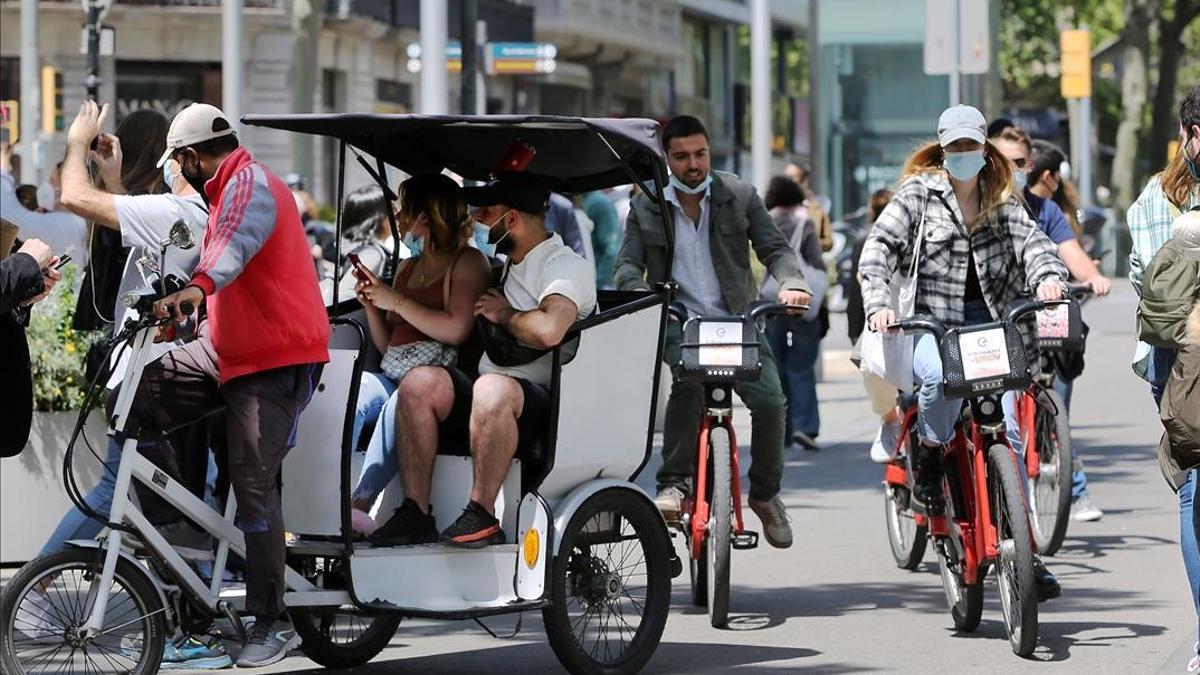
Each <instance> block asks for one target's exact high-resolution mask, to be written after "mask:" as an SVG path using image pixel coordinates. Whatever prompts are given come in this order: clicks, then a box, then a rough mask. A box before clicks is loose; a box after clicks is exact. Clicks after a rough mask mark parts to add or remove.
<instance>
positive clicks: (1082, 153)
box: [1075, 96, 1094, 207]
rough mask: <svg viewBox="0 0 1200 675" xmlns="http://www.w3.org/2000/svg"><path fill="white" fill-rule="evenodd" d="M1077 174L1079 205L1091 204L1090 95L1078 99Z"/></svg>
mask: <svg viewBox="0 0 1200 675" xmlns="http://www.w3.org/2000/svg"><path fill="white" fill-rule="evenodd" d="M1075 166H1076V167H1078V171H1077V172H1076V173H1077V174H1078V175H1079V206H1080V207H1084V206H1091V205H1092V196H1093V194H1094V192H1093V191H1092V97H1091V96H1084V97H1083V98H1081V99H1079V155H1078V156H1076V157H1075Z"/></svg>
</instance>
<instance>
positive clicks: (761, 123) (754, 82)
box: [750, 0, 771, 195]
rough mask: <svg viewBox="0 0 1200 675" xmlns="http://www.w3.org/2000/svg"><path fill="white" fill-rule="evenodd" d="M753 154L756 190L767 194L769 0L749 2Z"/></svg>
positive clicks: (769, 116) (769, 137) (768, 149)
mask: <svg viewBox="0 0 1200 675" xmlns="http://www.w3.org/2000/svg"><path fill="white" fill-rule="evenodd" d="M750 108H751V113H750V114H751V117H750V134H751V136H752V138H751V144H750V154H751V162H750V165H751V167H752V171H753V173H754V176H753V177H754V187H755V189H756V190H758V193H759V194H760V195H762V194H766V192H767V181H768V180H769V179H770V173H771V14H770V10H769V8H768V3H767V0H751V2H750Z"/></svg>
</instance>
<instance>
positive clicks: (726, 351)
mask: <svg viewBox="0 0 1200 675" xmlns="http://www.w3.org/2000/svg"><path fill="white" fill-rule="evenodd" d="M759 349H760V347H759V341H758V330H757V329H756V328H755V326H754V323H753V322H751V321H746V320H743V319H740V318H736V317H729V318H720V319H704V318H694V319H690V320H689V321H688V322H687V323H686V324H684V326H683V343H682V344H681V345H680V359H681V364H680V365H681V366H682V373H681V375H680V377H681V379H684V380H691V381H704V382H744V381H754V380H757V379H758V376H759V372H760V371H761V370H762V362H761V361H760V360H759Z"/></svg>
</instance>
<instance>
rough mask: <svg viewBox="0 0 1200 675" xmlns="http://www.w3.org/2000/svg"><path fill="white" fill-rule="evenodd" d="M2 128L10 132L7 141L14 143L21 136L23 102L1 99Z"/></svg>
mask: <svg viewBox="0 0 1200 675" xmlns="http://www.w3.org/2000/svg"><path fill="white" fill-rule="evenodd" d="M0 129H4V130H5V131H7V132H8V134H6V136H7V137H6V138H5V139H4V142H5V143H8V144H9V145H12V144H14V143H16V142H17V141H18V140H20V138H21V103H20V102H19V101H0Z"/></svg>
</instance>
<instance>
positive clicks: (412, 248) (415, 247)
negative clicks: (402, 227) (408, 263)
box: [400, 230, 425, 258]
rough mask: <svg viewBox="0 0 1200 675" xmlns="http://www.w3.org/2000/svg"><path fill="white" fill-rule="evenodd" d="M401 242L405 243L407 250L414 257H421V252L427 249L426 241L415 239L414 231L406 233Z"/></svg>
mask: <svg viewBox="0 0 1200 675" xmlns="http://www.w3.org/2000/svg"><path fill="white" fill-rule="evenodd" d="M400 241H402V242H404V246H405V248H407V249H408V252H409V253H411V254H412V257H414V258H420V257H421V252H422V251H423V250H424V249H425V240H424V239H422V238H420V237H414V236H413V233H412V230H409V231H408V232H405V233H404V237H403V238H401V240H400Z"/></svg>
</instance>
